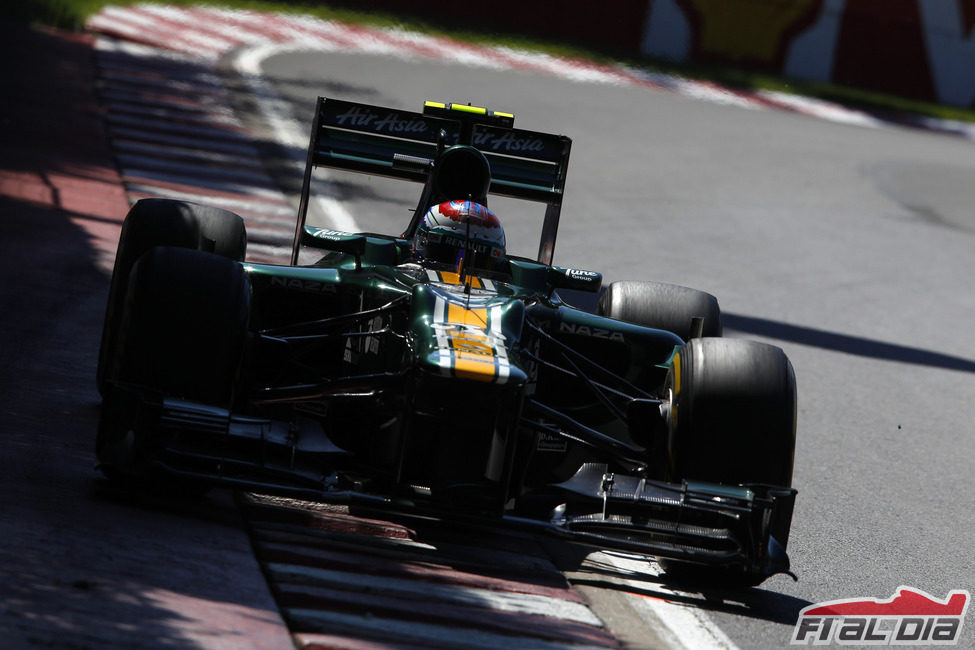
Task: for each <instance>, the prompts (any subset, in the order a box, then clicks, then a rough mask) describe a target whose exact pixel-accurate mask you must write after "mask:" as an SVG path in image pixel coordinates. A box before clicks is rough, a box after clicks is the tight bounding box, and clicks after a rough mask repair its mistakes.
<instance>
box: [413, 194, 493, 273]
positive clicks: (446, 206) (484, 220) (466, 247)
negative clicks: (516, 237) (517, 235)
mask: <svg viewBox="0 0 975 650" xmlns="http://www.w3.org/2000/svg"><path fill="white" fill-rule="evenodd" d="M504 246H505V240H504V229H503V228H502V227H501V222H500V221H499V220H498V218H497V217H496V216H494V213H493V212H491V211H490V210H488V209H487V207H485V206H483V205H481V204H480V203H475V202H474V201H444V202H443V203H441V204H440V205H434V206H431V207H430V208H429V209H428V210H427V211H426V213H424V215H423V219H421V220H420V223H419V225H417V227H416V235H415V237H414V238H413V254H414V257H415V258H416V260H417V261H419V262H432V263H435V264H443V265H446V266H447V267H448V268H450V269H451V270H457V271H459V270H460V269H461V268H463V269H465V271H471V270H482V271H496V270H499V269H501V268H502V264H503V263H504V261H505V251H504Z"/></svg>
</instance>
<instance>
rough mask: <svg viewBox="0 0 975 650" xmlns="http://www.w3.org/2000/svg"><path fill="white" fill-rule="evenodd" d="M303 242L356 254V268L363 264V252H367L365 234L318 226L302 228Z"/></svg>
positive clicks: (307, 244)
mask: <svg viewBox="0 0 975 650" xmlns="http://www.w3.org/2000/svg"><path fill="white" fill-rule="evenodd" d="M301 243H302V244H304V245H305V246H311V247H312V248H321V249H323V250H327V251H335V252H337V253H346V254H348V255H353V256H355V267H356V269H359V267H360V266H361V264H362V259H361V258H362V254H363V253H365V252H366V236H365V235H362V234H358V233H350V232H341V231H339V230H329V229H328V228H318V227H316V226H305V227H304V228H303V229H302V231H301Z"/></svg>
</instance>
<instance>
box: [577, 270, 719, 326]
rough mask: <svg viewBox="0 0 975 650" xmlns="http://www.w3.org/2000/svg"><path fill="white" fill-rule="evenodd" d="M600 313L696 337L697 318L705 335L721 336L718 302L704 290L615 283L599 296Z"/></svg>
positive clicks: (668, 285)
mask: <svg viewBox="0 0 975 650" xmlns="http://www.w3.org/2000/svg"><path fill="white" fill-rule="evenodd" d="M596 313H597V314H599V315H600V316H608V317H609V318H615V319H616V320H621V321H625V322H627V323H633V324H635V325H643V326H644V327H652V328H654V329H660V330H667V331H668V332H673V333H674V334H676V335H677V336H679V337H681V338H682V339H684V340H685V341H687V340H689V339H690V338H692V336H693V334H694V331H693V322H694V319H695V318H701V319H703V321H704V322H703V333H702V335H703V336H721V309H720V308H719V307H718V299H717V298H715V297H714V296H712V295H711V294H709V293H705V292H704V291H698V290H697V289H689V288H688V287H682V286H679V285H676V284H665V283H663V282H633V281H624V282H613V283H611V284H610V285H609V286H608V287H606V291H604V292H603V294H602V295H601V296H600V297H599V303H598V304H597V305H596Z"/></svg>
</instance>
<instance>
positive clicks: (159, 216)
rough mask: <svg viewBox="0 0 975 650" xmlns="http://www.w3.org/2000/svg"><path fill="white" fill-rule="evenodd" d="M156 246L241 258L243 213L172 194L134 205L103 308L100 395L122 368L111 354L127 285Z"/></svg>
mask: <svg viewBox="0 0 975 650" xmlns="http://www.w3.org/2000/svg"><path fill="white" fill-rule="evenodd" d="M155 246H174V247H178V248H188V249H190V250H197V251H207V252H210V253H215V254H217V255H219V256H221V257H226V258H229V259H232V260H237V261H243V259H244V255H245V253H246V251H247V233H246V230H245V228H244V222H243V220H242V219H241V218H240V217H239V216H237V215H236V214H234V213H233V212H229V211H227V210H222V209H220V208H214V207H211V206H206V205H198V204H195V203H188V202H186V201H173V200H170V199H142V200H141V201H138V202H137V203H136V204H135V205H133V206H132V208H131V209H130V210H129V214H128V215H127V216H126V217H125V221H124V223H123V224H122V233H121V235H120V237H119V244H118V250H117V251H116V254H115V269H114V271H113V273H112V283H111V286H110V287H109V293H108V305H107V307H106V309H105V323H104V325H103V328H102V342H101V349H100V351H99V355H98V371H97V383H98V391H99V393H101V394H102V396H104V395H105V392H106V387H107V384H108V382H109V381H111V380H112V379H113V378H115V377H116V376H117V373H118V369H117V368H115V367H113V366H112V365H111V363H110V359H112V358H115V357H116V356H117V354H116V352H117V351H116V347H117V346H118V332H119V328H120V325H121V316H122V303H123V302H124V300H125V294H126V292H127V291H128V285H129V277H130V275H131V272H132V267H133V265H134V264H135V262H136V260H138V259H139V258H140V257H142V255H143V254H144V253H146V252H147V251H148V250H150V249H152V248H153V247H155Z"/></svg>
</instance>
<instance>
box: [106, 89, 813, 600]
mask: <svg viewBox="0 0 975 650" xmlns="http://www.w3.org/2000/svg"><path fill="white" fill-rule="evenodd" d="M513 123H514V116H513V115H511V114H507V113H500V112H492V111H488V110H485V109H482V108H477V107H472V106H467V105H465V106H461V105H456V104H454V105H451V104H442V103H436V102H427V103H426V105H425V106H424V109H423V112H422V113H415V112H407V111H400V110H395V109H389V108H382V107H377V106H370V105H365V104H359V103H351V102H345V101H337V100H332V99H324V98H319V100H318V104H317V110H316V115H315V119H314V123H313V128H312V137H311V143H310V147H309V151H308V163H307V167H306V170H305V178H304V184H303V188H302V195H301V203H300V206H299V214H298V220H297V228H296V233H295V240H294V248H293V253H292V261H291V264H290V265H271V264H257V263H248V262H245V261H244V252H245V247H246V235H245V230H244V225H243V223H242V221H241V219H240V217H238V216H237V215H235V214H232V213H230V212H227V211H225V210H222V209H218V208H213V207H205V206H201V205H196V204H191V203H186V202H181V201H171V200H164V199H144V200H142V201H139V202H138V203H136V204H135V205H134V206H133V207H132V209H131V211H130V213H129V215H128V217H127V218H126V221H125V223H124V226H123V228H122V234H121V239H120V241H119V246H118V254H117V258H116V263H115V271H114V274H113V277H112V284H111V292H110V297H109V303H108V308H107V313H106V318H105V327H104V332H103V337H102V346H101V353H100V359H99V367H98V384H99V389H100V391H101V393H102V396H103V399H104V403H103V408H102V413H101V420H100V423H99V429H98V436H97V443H96V451H97V456H98V460H99V463H100V466H101V468H102V470H103V471H104V473H105V474H106V475H107V476H108V477H109V478H112V479H117V480H120V481H124V482H128V483H135V484H141V485H145V484H157V485H158V484H163V485H165V486H166V489H170V488H173V489H175V488H177V487H179V488H185V487H193V486H211V485H223V486H232V487H241V488H244V489H248V490H254V491H263V492H270V493H276V494H283V495H290V496H295V497H300V498H306V499H315V500H322V501H328V502H336V503H346V504H350V505H354V506H356V507H367V508H368V509H369V510H375V509H380V510H383V511H387V512H390V513H394V514H396V515H406V516H421V517H434V518H438V519H441V520H451V521H457V522H472V523H478V524H479V525H482V524H483V523H484V522H488V523H494V524H498V525H501V524H505V525H509V524H510V525H515V526H522V527H529V528H532V529H537V530H539V531H548V532H553V533H556V534H558V535H561V536H564V537H565V538H567V539H570V540H573V541H577V542H581V543H584V544H587V545H592V546H597V547H601V548H607V549H620V550H625V551H634V552H638V553H643V554H646V555H650V556H655V557H657V558H660V559H661V560H662V564H664V565H665V567H667V568H668V570H670V571H674V572H677V571H678V570H684V569H687V570H689V571H691V572H695V571H696V572H701V571H705V572H706V573H707V575H712V576H714V577H715V578H718V577H720V578H721V579H722V580H730V581H732V582H735V583H738V584H757V583H759V582H761V581H763V580H764V579H765V578H767V577H769V576H771V575H773V574H776V573H788V572H789V560H788V557H787V555H786V552H785V547H786V544H787V542H788V537H789V529H790V525H791V519H792V510H793V504H794V501H795V495H796V492H795V490H793V489H792V488H791V487H790V486H791V481H792V467H793V453H794V448H795V417H796V391H795V379H794V374H793V370H792V366H791V364H790V363H789V361H788V359H787V358H786V356H785V355H784V353H783V352H782V350H780V349H779V348H777V347H773V346H770V345H766V344H761V343H757V342H749V341H744V340H735V339H726V338H721V324H720V313H719V309H718V304H717V301H716V300H715V299H714V297H713V296H711V295H709V294H706V293H703V292H700V291H695V290H692V289H687V288H684V287H679V286H674V285H665V284H659V283H651V282H614V283H612V284H610V285H609V286H608V287H606V288H604V289H603V288H601V286H600V285H601V281H602V277H601V275H600V274H599V273H595V272H592V271H583V270H578V269H573V268H564V267H561V266H555V265H553V264H552V260H553V250H554V245H555V238H556V231H557V228H558V223H559V216H560V212H561V205H562V194H563V187H564V184H565V177H566V168H567V165H568V160H569V150H570V145H571V141H570V140H569V138H567V137H564V136H557V135H551V134H548V133H541V132H534V131H526V130H521V129H515V128H514V126H513ZM319 166H327V167H333V168H339V169H342V170H352V171H357V172H364V173H368V174H370V175H378V176H383V177H392V178H396V179H403V180H409V181H415V182H418V183H421V184H422V191H421V192H420V198H419V202H418V204H417V207H416V210H415V212H414V213H413V216H412V219H411V221H410V223H409V224H408V225H407V226H406V228H405V230H404V231H403V232H402V234H401V235H398V236H389V235H379V234H372V233H346V232H336V231H333V230H329V229H326V228H321V227H315V226H311V225H307V224H306V214H307V212H308V204H309V192H310V188H311V186H312V176H313V171H314V169H315V168H316V167H319ZM489 195H500V196H506V197H513V198H516V199H525V200H527V201H534V202H538V203H542V204H544V205H545V206H546V207H545V212H544V220H543V225H542V228H541V242H540V246H539V249H538V257H537V259H526V258H524V257H516V256H513V255H509V254H507V251H506V242H505V238H504V232H503V229H502V226H501V223H500V221H499V219H498V218H497V216H496V215H495V214H494V213H493V212H492V211H491V210H490V209H489V208H488V207H487V206H488V196H489ZM315 249H318V250H319V253H318V255H316V256H315V257H316V259H315V261H313V262H311V263H307V264H299V257H300V256H307V253H308V251H314V250H315ZM573 292H575V293H578V292H588V293H589V294H590V295H592V297H593V300H592V304H593V305H594V306H593V307H592V308H591V309H589V310H588V311H587V310H583V309H577V308H574V307H572V306H570V304H569V301H568V299H567V298H566V296H569V295H570V294H573ZM597 295H598V303H597V301H596V296H597Z"/></svg>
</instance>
